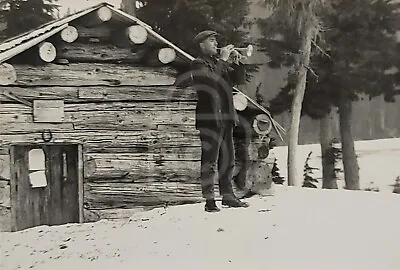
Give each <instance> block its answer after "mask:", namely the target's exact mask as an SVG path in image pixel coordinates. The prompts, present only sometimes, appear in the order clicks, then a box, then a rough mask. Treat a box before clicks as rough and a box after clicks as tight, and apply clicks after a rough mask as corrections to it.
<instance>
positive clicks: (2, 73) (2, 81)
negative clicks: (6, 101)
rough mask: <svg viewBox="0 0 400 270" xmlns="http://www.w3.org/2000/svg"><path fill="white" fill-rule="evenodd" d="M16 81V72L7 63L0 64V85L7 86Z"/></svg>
mask: <svg viewBox="0 0 400 270" xmlns="http://www.w3.org/2000/svg"><path fill="white" fill-rule="evenodd" d="M16 80H17V72H16V71H15V69H14V67H13V66H12V65H10V64H8V63H2V64H0V85H9V84H12V83H14V82H15V81H16Z"/></svg>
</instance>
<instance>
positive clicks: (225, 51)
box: [220, 44, 235, 61]
mask: <svg viewBox="0 0 400 270" xmlns="http://www.w3.org/2000/svg"><path fill="white" fill-rule="evenodd" d="M234 47H235V46H234V45H232V44H229V45H228V46H225V47H223V48H221V51H220V55H221V57H220V58H221V59H222V60H224V61H228V59H229V57H230V55H231V53H232V51H234Z"/></svg>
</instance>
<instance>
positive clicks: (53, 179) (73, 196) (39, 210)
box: [10, 144, 83, 231]
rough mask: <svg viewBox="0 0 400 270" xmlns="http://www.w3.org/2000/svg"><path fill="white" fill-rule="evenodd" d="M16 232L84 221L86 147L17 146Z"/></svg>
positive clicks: (13, 168) (13, 164)
mask: <svg viewBox="0 0 400 270" xmlns="http://www.w3.org/2000/svg"><path fill="white" fill-rule="evenodd" d="M10 162H11V182H10V187H11V219H12V231H19V230H24V229H27V228H31V227H35V226H40V225H62V224H67V223H78V222H83V164H82V146H81V145H78V144H40V145H21V144H19V145H13V146H11V148H10Z"/></svg>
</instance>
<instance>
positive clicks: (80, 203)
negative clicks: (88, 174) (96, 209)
mask: <svg viewBox="0 0 400 270" xmlns="http://www.w3.org/2000/svg"><path fill="white" fill-rule="evenodd" d="M83 171H84V170H83V146H82V145H81V144H79V145H78V208H79V223H84V215H83V204H84V196H83V195H84V194H83V193H84V175H83Z"/></svg>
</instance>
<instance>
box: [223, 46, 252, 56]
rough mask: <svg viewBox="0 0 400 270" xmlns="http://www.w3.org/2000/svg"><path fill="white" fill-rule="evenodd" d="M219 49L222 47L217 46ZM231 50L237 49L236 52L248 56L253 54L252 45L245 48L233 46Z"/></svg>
mask: <svg viewBox="0 0 400 270" xmlns="http://www.w3.org/2000/svg"><path fill="white" fill-rule="evenodd" d="M217 49H218V50H221V49H222V48H217ZM233 50H235V51H237V52H238V53H240V54H242V55H243V56H246V57H250V56H252V55H253V50H254V48H253V45H251V44H250V45H248V46H247V47H246V48H233Z"/></svg>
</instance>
